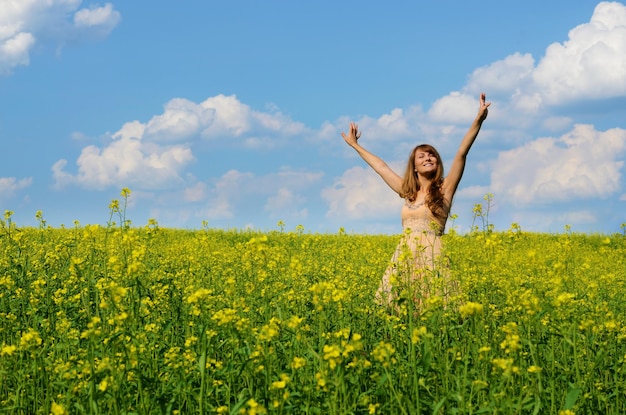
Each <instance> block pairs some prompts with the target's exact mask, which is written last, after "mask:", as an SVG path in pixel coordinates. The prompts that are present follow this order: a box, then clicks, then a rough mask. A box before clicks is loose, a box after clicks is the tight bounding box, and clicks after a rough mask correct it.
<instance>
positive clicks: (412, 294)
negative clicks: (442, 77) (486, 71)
mask: <svg viewBox="0 0 626 415" xmlns="http://www.w3.org/2000/svg"><path fill="white" fill-rule="evenodd" d="M489 105H491V102H485V94H484V93H481V94H480V99H479V108H478V114H477V115H476V118H475V119H474V122H473V123H472V125H471V127H470V128H469V130H468V131H467V133H466V134H465V136H464V137H463V140H462V141H461V145H460V146H459V149H458V151H457V153H456V156H455V157H454V161H453V162H452V166H451V167H450V173H449V174H448V176H446V177H445V178H444V172H443V163H442V161H441V157H440V156H439V153H438V152H437V150H435V148H434V147H432V146H430V145H428V144H421V145H418V146H417V147H415V148H414V149H413V151H412V152H411V155H410V156H409V161H408V164H407V168H406V171H405V173H404V177H400V176H399V175H398V174H396V173H395V172H394V171H393V170H391V168H389V166H388V165H387V163H385V162H384V161H383V160H382V159H380V158H379V157H378V156H375V155H374V154H372V153H370V152H369V151H367V150H365V149H364V148H363V147H361V145H360V144H359V143H358V140H359V138H360V137H361V132H360V131H359V130H358V126H357V125H356V124H355V123H350V132H349V133H348V134H345V133H343V132H342V133H341V136H342V137H343V139H344V140H345V141H346V143H347V144H348V145H349V146H350V147H352V148H353V149H355V150H356V152H357V153H358V154H359V155H360V156H361V157H362V158H363V160H365V162H366V163H367V164H369V165H370V166H371V167H372V168H373V169H374V171H376V173H378V174H379V175H380V176H381V177H382V179H383V180H384V181H385V183H387V185H389V187H391V188H392V189H393V191H395V192H396V193H398V195H400V197H402V198H403V199H404V200H405V203H404V205H403V206H402V211H401V218H402V228H403V229H404V235H403V238H402V241H401V242H400V244H399V245H398V248H397V249H396V251H395V253H394V255H393V257H392V265H391V266H390V267H389V268H388V269H387V271H386V272H385V274H384V276H383V278H382V281H381V283H380V287H379V288H378V291H377V292H376V300H377V302H378V303H381V304H385V305H389V304H391V302H392V301H394V300H397V299H400V298H410V299H412V300H413V301H415V302H416V304H417V305H419V304H421V303H422V302H423V300H424V299H425V298H427V297H428V296H430V295H433V294H440V295H441V296H442V297H443V298H444V299H445V298H447V297H448V296H449V294H450V292H451V291H453V290H454V287H453V286H451V285H453V284H451V283H449V282H447V281H443V284H441V286H440V289H435V287H434V286H435V285H437V282H439V281H436V280H437V277H438V276H440V275H441V274H442V273H439V272H438V271H437V265H438V262H440V261H439V259H438V257H439V254H440V252H441V235H442V234H443V231H444V228H445V226H446V221H447V219H448V214H449V213H450V207H451V206H452V198H453V197H454V193H455V192H456V189H457V187H458V185H459V182H460V181H461V176H462V175H463V170H464V169H465V159H466V157H467V154H468V152H469V150H470V148H471V146H472V144H473V143H474V140H475V139H476V137H477V136H478V132H479V131H480V127H481V126H482V123H483V121H484V120H485V118H487V113H488V107H489ZM443 274H445V273H443Z"/></svg>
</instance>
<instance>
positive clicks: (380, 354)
mask: <svg viewBox="0 0 626 415" xmlns="http://www.w3.org/2000/svg"><path fill="white" fill-rule="evenodd" d="M395 352H396V349H395V348H394V347H393V345H392V344H391V343H385V342H384V341H381V342H380V343H378V344H377V345H376V347H374V350H372V357H374V359H375V360H377V361H379V362H381V363H382V364H383V366H384V367H387V366H389V363H390V362H391V363H395V362H396V361H395V359H394V358H393V357H392V356H393V354H394V353H395Z"/></svg>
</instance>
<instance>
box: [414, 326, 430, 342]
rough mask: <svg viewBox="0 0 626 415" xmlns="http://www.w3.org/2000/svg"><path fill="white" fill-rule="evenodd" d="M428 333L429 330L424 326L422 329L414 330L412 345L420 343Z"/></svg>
mask: <svg viewBox="0 0 626 415" xmlns="http://www.w3.org/2000/svg"><path fill="white" fill-rule="evenodd" d="M427 332H428V330H427V329H426V327H425V326H422V327H420V328H414V329H413V331H412V332H411V343H413V344H417V343H419V341H420V340H421V339H422V337H424V336H425V335H426V333H427Z"/></svg>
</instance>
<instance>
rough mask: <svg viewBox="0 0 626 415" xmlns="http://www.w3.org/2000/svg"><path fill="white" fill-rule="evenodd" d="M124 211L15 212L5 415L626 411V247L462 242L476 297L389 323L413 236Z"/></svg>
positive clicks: (466, 293) (0, 309) (523, 237)
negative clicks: (391, 267) (401, 258)
mask: <svg viewBox="0 0 626 415" xmlns="http://www.w3.org/2000/svg"><path fill="white" fill-rule="evenodd" d="M123 196H125V197H126V196H127V194H123ZM124 200H125V199H124ZM110 209H111V218H110V220H109V222H107V225H81V224H79V223H74V225H73V226H72V227H67V228H65V227H61V228H52V227H50V226H47V224H46V222H45V220H44V218H43V216H42V214H41V213H40V212H38V213H37V219H38V220H39V225H40V226H39V227H29V228H21V227H16V226H15V225H14V224H13V223H12V222H11V215H12V212H6V213H5V215H4V219H3V220H2V221H1V223H0V411H1V413H6V414H45V415H48V414H54V415H61V414H250V415H252V414H270V413H271V414H506V415H508V414H559V415H572V414H624V413H626V363H625V361H626V301H625V299H626V286H625V285H626V237H625V236H624V235H623V233H615V234H613V235H583V234H576V233H573V232H570V231H568V230H567V229H566V231H565V232H563V233H562V234H536V233H526V232H524V231H523V230H522V229H520V228H519V226H517V225H513V226H512V227H511V229H509V230H507V231H498V232H496V231H494V230H493V229H491V228H487V229H482V230H481V229H478V228H477V229H475V230H474V231H473V232H471V233H470V234H467V235H458V234H455V232H453V231H451V232H450V233H449V234H447V235H445V236H444V240H445V246H446V256H447V258H448V261H449V264H450V265H449V272H450V274H451V276H452V278H454V279H455V280H458V282H459V284H460V287H461V290H460V295H459V296H457V297H455V298H452V299H450V301H449V302H447V303H446V304H445V305H444V304H443V301H442V299H441V298H439V297H436V296H434V297H431V298H429V299H428V300H427V301H426V302H425V305H424V306H423V307H422V308H421V309H419V310H418V309H416V308H415V307H414V305H413V304H412V303H411V302H404V303H402V304H401V306H399V307H395V308H393V309H387V308H384V307H381V306H378V305H376V304H375V302H374V301H373V297H374V293H375V291H376V288H377V286H378V283H379V280H380V277H381V275H382V273H383V272H384V270H385V268H386V267H387V266H388V264H389V261H390V258H391V254H392V253H393V250H394V248H395V246H396V243H397V241H398V238H399V237H398V236H389V235H352V234H346V233H345V232H343V231H340V232H338V233H337V234H309V233H307V232H305V230H304V229H303V228H302V227H300V226H299V227H296V229H295V230H293V231H287V230H285V229H284V225H280V224H279V227H278V229H277V230H276V231H269V232H253V231H241V230H233V231H226V230H215V229H210V228H209V227H205V228H203V229H201V230H178V229H164V228H160V227H159V226H158V224H157V222H156V221H153V220H151V221H149V223H148V224H147V225H146V226H131V222H130V221H129V220H127V219H126V218H125V216H124V208H123V207H120V206H119V203H118V202H117V201H114V202H113V203H112V204H111V206H110Z"/></svg>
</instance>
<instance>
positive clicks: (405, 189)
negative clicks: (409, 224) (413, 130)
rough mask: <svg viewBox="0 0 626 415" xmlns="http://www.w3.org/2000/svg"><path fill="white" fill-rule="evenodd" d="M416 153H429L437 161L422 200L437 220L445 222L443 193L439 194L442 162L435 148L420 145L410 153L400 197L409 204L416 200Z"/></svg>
mask: <svg viewBox="0 0 626 415" xmlns="http://www.w3.org/2000/svg"><path fill="white" fill-rule="evenodd" d="M418 151H424V152H426V153H430V154H432V155H433V156H435V158H436V159H437V171H436V172H435V174H434V176H433V179H432V184H431V185H430V189H429V191H428V195H427V196H426V199H425V200H424V203H425V204H426V206H428V208H429V209H430V211H431V212H432V213H433V215H435V217H436V218H437V219H439V220H442V221H443V220H445V219H446V217H447V216H448V209H447V208H448V207H447V206H445V202H444V199H443V193H441V186H442V184H443V175H444V172H443V162H442V161H441V156H440V155H439V152H438V151H437V150H436V149H435V147H433V146H431V145H430V144H420V145H418V146H416V147H415V148H414V149H413V151H411V155H410V156H409V161H408V163H407V166H406V171H405V172H404V179H403V181H402V192H401V193H400V197H402V198H405V199H408V200H409V202H414V201H415V199H416V198H417V193H418V192H419V190H420V184H419V180H418V179H417V172H416V171H415V167H416V166H415V153H417V152H418Z"/></svg>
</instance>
